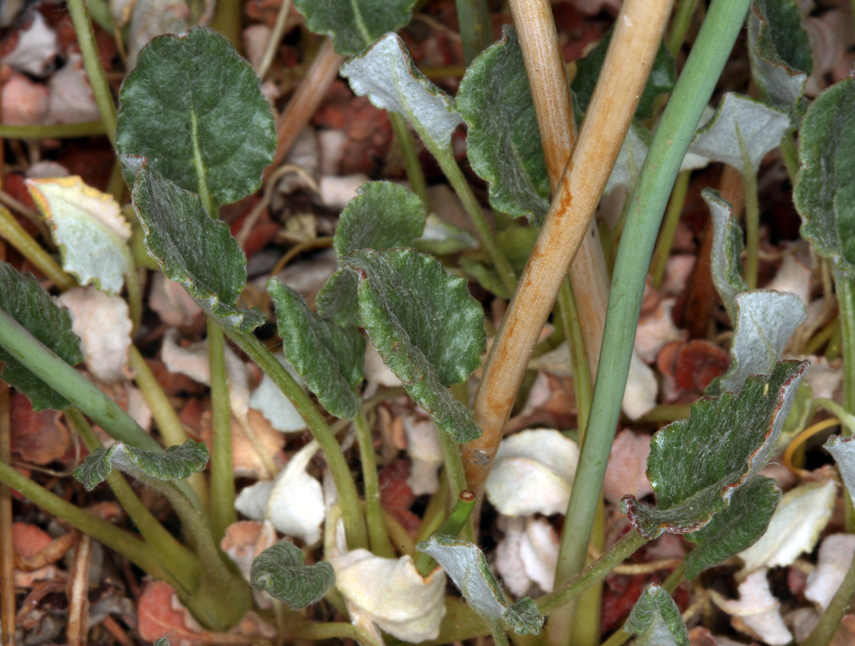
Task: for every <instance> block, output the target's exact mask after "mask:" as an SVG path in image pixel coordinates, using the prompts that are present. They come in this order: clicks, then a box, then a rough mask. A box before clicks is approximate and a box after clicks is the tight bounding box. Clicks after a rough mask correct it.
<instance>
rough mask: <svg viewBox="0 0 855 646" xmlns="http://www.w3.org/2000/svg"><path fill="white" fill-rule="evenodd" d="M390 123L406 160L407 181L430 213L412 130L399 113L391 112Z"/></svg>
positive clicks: (425, 185)
mask: <svg viewBox="0 0 855 646" xmlns="http://www.w3.org/2000/svg"><path fill="white" fill-rule="evenodd" d="M389 121H390V122H391V123H392V131H393V132H394V133H395V139H397V140H398V145H399V146H400V147H401V155H402V156H403V158H404V168H406V169H407V179H408V180H410V188H411V189H413V193H415V194H416V195H418V196H419V199H420V200H421V201H422V204H424V206H425V210H427V211H430V201H429V200H428V192H427V182H426V181H425V174H424V171H422V165H421V164H420V163H419V154H418V152H416V142H415V140H414V139H413V135H412V133H411V132H410V129H409V128H408V127H407V120H406V119H405V118H404V117H403V115H400V114H398V113H397V112H390V113H389Z"/></svg>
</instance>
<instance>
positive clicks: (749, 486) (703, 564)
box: [686, 476, 781, 579]
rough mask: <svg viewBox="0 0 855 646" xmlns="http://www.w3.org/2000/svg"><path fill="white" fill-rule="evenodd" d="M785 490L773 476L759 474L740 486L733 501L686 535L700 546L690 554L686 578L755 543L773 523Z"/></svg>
mask: <svg viewBox="0 0 855 646" xmlns="http://www.w3.org/2000/svg"><path fill="white" fill-rule="evenodd" d="M780 498H781V490H780V489H778V487H777V485H775V481H774V480H771V479H770V478H764V477H759V476H758V477H755V478H752V479H751V480H750V481H749V482H747V483H746V484H745V485H744V486H742V487H740V488H739V489H737V490H736V493H734V494H733V498H731V499H730V504H729V505H728V506H727V507H725V508H724V509H723V510H722V511H720V512H718V513H717V514H716V515H715V516H713V517H712V520H710V522H709V523H707V524H706V525H704V527H702V528H701V529H699V530H698V531H696V532H692V533H691V534H687V535H686V538H687V539H688V540H690V541H692V542H693V543H696V544H697V547H695V549H693V550H692V551H691V552H689V553H688V554H687V555H686V578H687V579H694V578H695V577H696V576H698V575H699V574H700V573H701V572H703V571H704V570H706V569H707V568H711V567H715V566H716V565H718V564H719V563H721V562H722V561H726V560H727V559H729V558H730V557H731V556H733V555H734V554H738V553H740V552H742V551H743V550H745V549H746V548H750V546H751V545H753V544H755V543H756V541H757V540H758V539H760V537H761V536H763V533H764V532H765V531H766V530H767V528H768V526H769V521H770V520H771V518H772V516H773V514H774V513H775V506H776V505H777V504H778V501H779V500H780Z"/></svg>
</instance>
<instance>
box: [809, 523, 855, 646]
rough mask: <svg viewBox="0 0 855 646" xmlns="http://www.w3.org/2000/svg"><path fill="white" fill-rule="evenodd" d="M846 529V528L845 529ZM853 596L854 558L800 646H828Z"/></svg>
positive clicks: (854, 581)
mask: <svg viewBox="0 0 855 646" xmlns="http://www.w3.org/2000/svg"><path fill="white" fill-rule="evenodd" d="M847 531H848V530H847ZM853 597H855V558H853V559H852V562H851V563H849V569H848V570H846V576H845V577H844V578H843V583H841V584H840V587H839V588H838V589H837V592H835V593H834V597H832V599H831V603H830V604H828V608H826V609H825V612H823V613H822V616H821V617H820V618H819V623H817V625H816V626H815V627H814V629H813V631H811V634H810V636H809V637H808V638H807V639H806V640H805V641H804V642H803V643H802V646H828V644H829V643H831V639H832V637H834V633H836V632H837V629H838V628H839V627H840V621H841V620H842V619H843V615H845V614H846V612H847V611H848V610H849V607H850V606H851V604H852V598H853Z"/></svg>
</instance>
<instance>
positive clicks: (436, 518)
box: [415, 472, 449, 543]
mask: <svg viewBox="0 0 855 646" xmlns="http://www.w3.org/2000/svg"><path fill="white" fill-rule="evenodd" d="M443 474H444V477H442V478H440V480H439V489H438V490H437V492H436V493H435V494H433V495H432V496H431V497H430V500H429V501H428V504H427V507H426V508H425V511H424V513H423V514H422V524H421V525H420V526H419V531H418V533H417V534H416V538H415V540H416V542H417V543H418V542H420V541H426V540H427V539H428V538H429V537H430V536H431V534H433V533H434V532H436V530H437V529H439V526H440V525H442V523H443V518H445V516H446V510H447V509H448V504H447V500H448V498H449V495H448V490H449V484H448V478H447V477H445V475H446V474H445V473H444V472H443Z"/></svg>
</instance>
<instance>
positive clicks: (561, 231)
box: [463, 0, 672, 494]
mask: <svg viewBox="0 0 855 646" xmlns="http://www.w3.org/2000/svg"><path fill="white" fill-rule="evenodd" d="M671 4H672V3H671V0H627V1H626V2H625V3H624V5H623V8H622V9H621V12H620V15H619V16H618V18H617V23H616V26H615V32H614V35H613V36H612V41H611V45H610V47H609V51H608V54H607V55H606V60H605V62H604V63H603V69H602V72H601V73H600V78H599V80H598V82H597V87H596V88H595V90H594V95H593V97H592V98H591V102H590V104H589V106H588V112H587V115H588V116H587V118H586V119H585V123H584V125H583V127H582V131H581V133H580V135H579V139H578V141H577V143H576V146H575V147H574V148H573V152H572V154H571V156H570V161H569V162H568V164H567V168H566V169H565V171H564V176H563V178H562V181H561V184H560V185H559V187H558V191H557V193H556V195H555V197H554V198H553V200H552V204H551V206H550V209H549V213H548V215H547V218H546V222H545V223H544V225H543V228H542V229H541V232H540V236H539V237H538V239H537V243H536V244H535V247H534V250H533V251H532V254H531V258H529V261H528V265H527V266H526V269H525V272H524V273H523V276H522V278H521V279H520V283H519V287H518V288H517V291H516V294H514V298H513V300H512V301H511V304H510V307H509V308H508V312H507V314H506V315H505V319H504V321H503V322H502V326H501V328H500V329H499V334H498V336H497V338H496V341H495V342H494V343H493V347H492V349H491V351H490V355H489V357H488V358H487V364H486V366H485V367H484V376H483V379H482V382H481V387H480V388H479V390H478V395H477V396H476V399H475V422H476V423H477V424H478V425H479V426H480V427H481V430H482V431H483V435H482V436H481V437H480V438H478V439H477V440H475V441H474V442H472V443H470V444H468V445H466V447H465V449H464V452H463V457H464V466H465V467H466V477H467V480H468V482H469V488H470V489H472V490H473V491H476V492H478V493H479V494H480V493H481V492H482V491H483V488H484V481H485V480H486V478H487V474H488V473H489V472H490V466H491V464H492V462H493V457H494V456H495V454H496V450H497V449H498V446H499V442H500V440H501V438H502V430H503V428H504V425H505V423H506V422H507V419H508V414H509V412H510V409H511V406H512V405H513V402H514V397H515V396H516V393H517V390H518V389H519V385H520V382H521V381H522V377H523V373H524V372H525V367H526V365H527V363H528V359H529V356H530V354H531V349H532V348H533V347H534V345H535V343H536V341H537V337H538V335H539V334H540V331H541V330H542V329H543V324H544V323H545V322H546V317H547V316H548V315H549V312H550V311H551V309H552V305H553V303H554V302H555V298H556V296H557V294H558V289H559V288H560V286H561V282H562V281H563V280H564V276H565V275H566V273H567V268H568V267H569V265H570V262H571V261H572V260H573V258H574V256H575V254H576V251H577V250H578V249H579V246H580V245H581V243H582V238H583V237H584V236H585V235H588V230H589V226H590V223H591V220H592V218H593V216H594V211H595V209H596V207H597V202H598V201H599V199H600V195H601V194H602V192H603V188H605V185H606V181H607V180H608V177H609V173H610V172H611V169H612V166H613V165H614V163H615V160H616V159H617V155H618V152H620V147H621V144H622V143H623V140H624V137H625V136H626V132H627V129H628V128H629V124H630V121H631V120H632V116H633V114H634V113H635V108H636V106H637V104H638V98H639V97H640V96H641V92H642V90H643V89H644V84H645V82H646V80H647V76H648V74H649V72H650V68H651V66H652V65H653V59H654V57H655V55H656V51H657V49H658V48H659V43H660V42H661V40H662V32H663V30H664V25H665V24H666V22H667V18H668V15H669V13H670V9H671Z"/></svg>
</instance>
